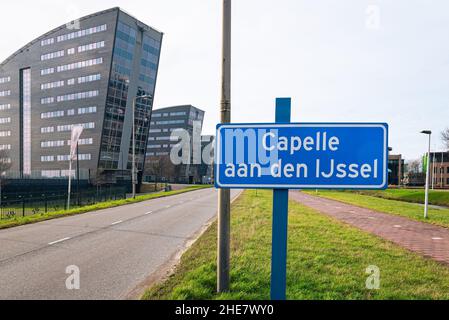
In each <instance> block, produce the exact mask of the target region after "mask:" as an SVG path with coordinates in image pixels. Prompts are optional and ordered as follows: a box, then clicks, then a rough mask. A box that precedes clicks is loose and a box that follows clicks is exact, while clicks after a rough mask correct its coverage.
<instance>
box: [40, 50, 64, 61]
mask: <svg viewBox="0 0 449 320" xmlns="http://www.w3.org/2000/svg"><path fill="white" fill-rule="evenodd" d="M63 56H64V50H60V51H56V52H50V53H47V54H43V55H41V61H45V60H51V59H56V58H60V57H63Z"/></svg>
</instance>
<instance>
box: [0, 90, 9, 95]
mask: <svg viewBox="0 0 449 320" xmlns="http://www.w3.org/2000/svg"><path fill="white" fill-rule="evenodd" d="M10 95H11V90H6V91H0V97H7V96H10Z"/></svg>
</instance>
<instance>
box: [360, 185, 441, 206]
mask: <svg viewBox="0 0 449 320" xmlns="http://www.w3.org/2000/svg"><path fill="white" fill-rule="evenodd" d="M357 193H359V194H363V195H367V196H373V197H378V198H383V199H389V200H399V201H405V202H412V203H421V204H424V198H425V191H424V189H388V190H361V191H357ZM429 203H430V204H432V205H436V206H443V207H448V209H449V190H430V191H429Z"/></svg>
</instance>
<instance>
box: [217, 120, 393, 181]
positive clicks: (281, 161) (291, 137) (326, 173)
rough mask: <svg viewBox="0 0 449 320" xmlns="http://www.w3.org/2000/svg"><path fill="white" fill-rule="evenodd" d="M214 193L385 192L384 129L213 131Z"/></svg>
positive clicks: (312, 126)
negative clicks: (246, 190)
mask: <svg viewBox="0 0 449 320" xmlns="http://www.w3.org/2000/svg"><path fill="white" fill-rule="evenodd" d="M216 150H217V152H216V159H215V163H216V171H215V172H216V179H215V180H216V181H215V184H216V187H217V188H229V189H232V188H238V189H241V188H263V189H386V188H387V186H388V125H387V124H384V123H275V124H223V125H218V126H217V146H216Z"/></svg>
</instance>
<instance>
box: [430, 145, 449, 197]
mask: <svg viewBox="0 0 449 320" xmlns="http://www.w3.org/2000/svg"><path fill="white" fill-rule="evenodd" d="M430 172H431V174H430V184H431V186H433V187H434V188H444V189H447V188H449V152H432V153H430Z"/></svg>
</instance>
